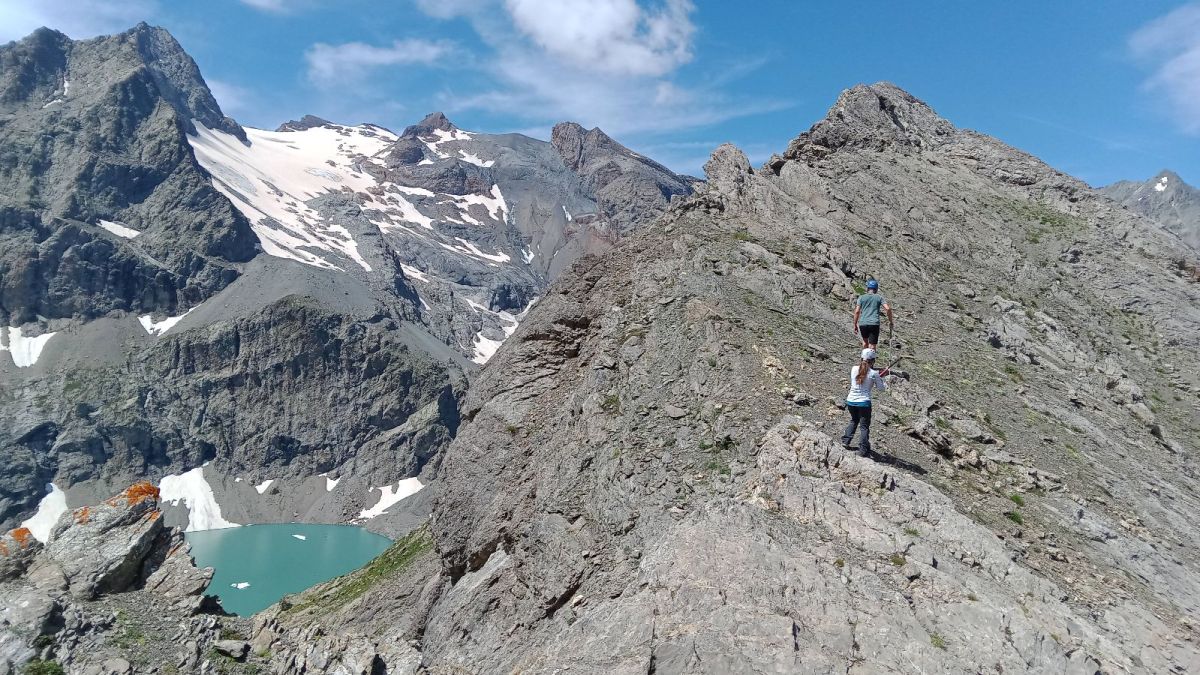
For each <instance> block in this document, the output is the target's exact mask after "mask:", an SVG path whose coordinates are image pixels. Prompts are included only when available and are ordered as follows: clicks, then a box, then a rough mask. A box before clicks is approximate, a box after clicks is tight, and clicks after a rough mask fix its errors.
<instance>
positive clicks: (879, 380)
mask: <svg viewBox="0 0 1200 675" xmlns="http://www.w3.org/2000/svg"><path fill="white" fill-rule="evenodd" d="M887 371H888V369H887V368H884V369H883V371H882V372H880V371H878V370H874V371H871V377H873V378H874V379H875V386H876V387H878V388H879V391H883V390H884V389H887V382H884V381H883V377H882V376H883V375H884V374H885V373H887Z"/></svg>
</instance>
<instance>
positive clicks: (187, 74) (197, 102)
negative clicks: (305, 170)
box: [99, 22, 246, 141]
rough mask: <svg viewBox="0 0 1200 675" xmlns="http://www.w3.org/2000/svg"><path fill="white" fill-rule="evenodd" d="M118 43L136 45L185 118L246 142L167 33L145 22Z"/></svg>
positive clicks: (185, 53) (193, 66)
mask: <svg viewBox="0 0 1200 675" xmlns="http://www.w3.org/2000/svg"><path fill="white" fill-rule="evenodd" d="M99 39H105V38H99ZM115 39H117V40H128V41H131V42H132V43H133V44H134V45H136V47H137V52H138V54H139V55H140V56H141V59H142V61H143V63H144V64H145V66H146V68H147V69H148V71H149V72H150V74H151V76H152V77H153V78H154V82H155V84H156V85H158V88H159V90H160V92H161V93H162V95H163V97H164V98H166V99H167V100H168V101H169V102H170V103H171V104H172V105H174V106H175V109H176V110H178V111H179V112H180V113H181V114H182V115H183V116H184V117H186V118H188V119H191V120H195V121H197V122H200V123H202V124H204V126H206V127H209V128H210V129H220V130H221V131H224V132H226V133H228V134H232V135H234V136H236V137H237V138H239V139H241V140H242V141H245V140H246V132H245V131H243V130H242V128H241V126H239V125H238V123H237V122H235V121H233V119H231V118H229V117H226V116H225V114H224V113H223V112H221V106H220V105H219V104H218V103H217V100H216V99H215V98H213V95H212V92H211V91H209V89H208V84H207V83H205V82H204V78H203V77H202V76H201V75H200V68H199V66H197V65H196V62H195V61H194V60H193V59H192V57H191V56H189V55H188V53H187V52H186V51H184V49H183V46H182V45H180V44H179V42H178V41H177V40H176V39H175V37H174V36H173V35H171V33H170V32H169V31H167V29H165V28H160V27H157V26H150V25H148V24H146V23H145V22H143V23H139V24H138V25H136V26H134V27H133V28H131V29H130V30H128V31H126V32H125V33H122V34H121V35H118V36H116V38H115Z"/></svg>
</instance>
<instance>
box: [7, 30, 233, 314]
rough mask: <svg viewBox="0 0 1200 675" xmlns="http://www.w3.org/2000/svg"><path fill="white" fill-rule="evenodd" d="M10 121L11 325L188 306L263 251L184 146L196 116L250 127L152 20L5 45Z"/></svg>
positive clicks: (43, 33) (218, 124) (38, 35)
mask: <svg viewBox="0 0 1200 675" xmlns="http://www.w3.org/2000/svg"><path fill="white" fill-rule="evenodd" d="M0 116H2V117H3V118H4V119H5V123H4V125H3V127H2V128H0V242H3V245H2V246H0V307H2V308H3V309H2V310H0V319H3V320H5V322H6V323H8V324H9V325H12V324H18V325H19V324H22V323H25V322H27V321H33V320H34V319H35V318H36V317H38V316H42V317H48V318H49V319H55V318H63V317H68V318H69V317H77V318H82V319H90V318H95V317H98V316H103V315H105V314H108V313H110V312H112V311H115V310H123V311H143V310H144V311H155V310H164V311H174V310H176V309H177V308H185V309H186V308H187V307H189V306H191V305H193V304H196V303H197V302H199V301H200V300H202V299H203V298H204V297H207V296H208V295H210V294H211V293H213V292H214V291H216V290H219V289H220V288H222V287H224V286H226V285H228V284H229V283H230V282H231V281H232V280H233V279H234V278H236V276H237V271H236V267H235V265H234V264H235V263H237V262H239V261H245V260H248V259H249V258H251V257H252V256H253V255H254V254H255V245H254V237H253V234H252V233H251V232H250V229H249V227H248V224H247V222H246V220H245V219H244V218H243V217H242V216H241V214H240V213H238V212H237V211H236V210H234V209H233V208H232V206H231V205H230V204H229V203H228V202H227V201H226V200H224V199H223V198H222V197H221V196H220V195H219V194H218V193H217V192H216V191H215V190H214V189H213V188H212V186H211V185H210V184H209V182H208V179H207V177H206V176H205V175H204V173H203V171H202V170H201V169H200V167H199V166H198V165H197V164H196V162H195V159H194V157H193V156H192V152H191V149H190V148H189V146H188V143H187V141H186V134H187V132H188V131H189V130H191V129H193V128H194V127H193V122H192V120H196V121H198V122H201V123H204V124H206V125H210V126H213V127H215V128H220V129H223V130H225V131H227V132H228V133H230V134H233V135H235V136H244V133H243V132H242V131H241V128H240V127H238V126H237V125H236V124H235V123H234V122H233V121H232V120H230V119H228V118H226V117H224V116H223V115H222V114H221V112H220V109H219V108H218V107H217V104H216V102H215V101H214V100H213V99H212V96H211V94H209V92H208V89H207V88H206V87H205V86H204V81H203V80H202V79H201V78H200V74H199V71H198V70H197V68H196V65H195V63H194V62H193V61H192V60H191V58H190V57H188V56H187V54H185V53H184V52H183V50H182V49H181V48H180V47H179V45H178V43H176V42H175V41H174V39H173V38H171V36H170V35H169V34H167V33H166V32H165V31H162V30H161V29H155V28H150V27H148V26H145V25H144V24H142V25H139V26H138V27H136V28H134V29H132V30H130V31H128V32H126V33H123V34H121V35H116V36H112V37H105V38H96V39H94V40H87V41H79V42H74V41H71V40H69V39H67V38H66V37H65V36H64V35H62V34H61V33H56V32H54V31H49V30H45V29H43V30H39V31H37V32H35V33H34V34H33V35H31V36H29V37H28V38H26V39H24V40H21V41H19V42H14V43H10V44H8V45H4V46H3V47H0ZM102 221H103V222H112V223H117V224H119V225H120V226H121V227H122V228H125V229H124V230H123V231H125V232H127V233H128V232H133V233H136V238H128V237H127V236H118V235H115V234H113V233H112V232H111V231H106V230H105V229H104V228H103V227H102V226H101V225H102ZM110 229H111V228H110ZM119 231H120V230H119Z"/></svg>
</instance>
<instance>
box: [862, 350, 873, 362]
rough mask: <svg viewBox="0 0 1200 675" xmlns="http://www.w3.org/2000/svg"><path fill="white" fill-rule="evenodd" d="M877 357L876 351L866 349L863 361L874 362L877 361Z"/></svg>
mask: <svg viewBox="0 0 1200 675" xmlns="http://www.w3.org/2000/svg"><path fill="white" fill-rule="evenodd" d="M875 356H876V354H875V350H874V349H864V350H863V353H862V358H863V361H873V360H874V359H875Z"/></svg>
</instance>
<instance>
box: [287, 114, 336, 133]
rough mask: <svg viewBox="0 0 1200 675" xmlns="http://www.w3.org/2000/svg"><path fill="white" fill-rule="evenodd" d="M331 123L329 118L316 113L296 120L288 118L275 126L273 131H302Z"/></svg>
mask: <svg viewBox="0 0 1200 675" xmlns="http://www.w3.org/2000/svg"><path fill="white" fill-rule="evenodd" d="M328 124H332V122H330V121H329V120H327V119H325V118H322V117H317V116H316V115H305V116H304V117H301V118H300V119H298V120H288V121H286V122H284V123H283V124H280V125H279V126H278V127H276V129H275V131H304V130H305V129H312V128H314V127H323V126H326V125H328Z"/></svg>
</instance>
